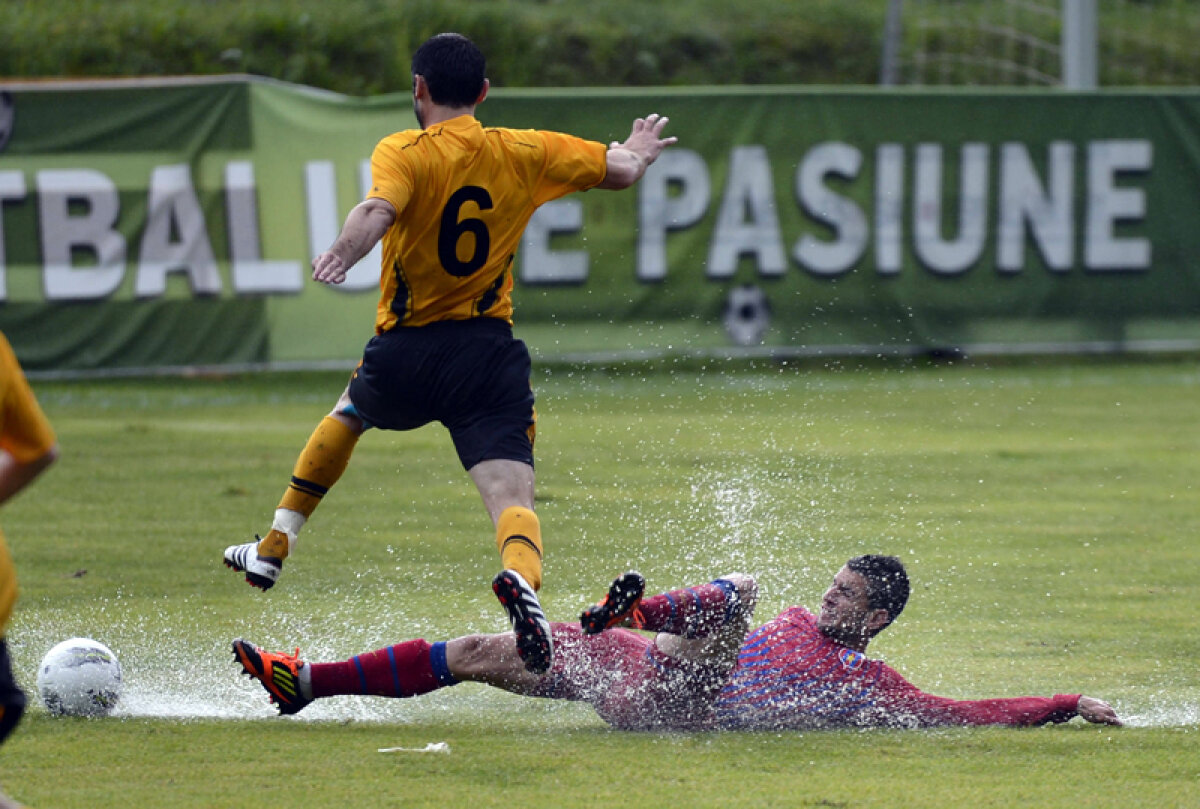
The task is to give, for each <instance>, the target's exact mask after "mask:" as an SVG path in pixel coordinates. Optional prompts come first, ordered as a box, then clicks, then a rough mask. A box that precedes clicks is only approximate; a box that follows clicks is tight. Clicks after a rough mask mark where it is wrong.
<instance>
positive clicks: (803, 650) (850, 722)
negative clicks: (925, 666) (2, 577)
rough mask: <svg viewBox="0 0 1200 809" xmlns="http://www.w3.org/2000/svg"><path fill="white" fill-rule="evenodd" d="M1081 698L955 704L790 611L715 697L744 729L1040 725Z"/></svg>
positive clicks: (722, 712)
mask: <svg viewBox="0 0 1200 809" xmlns="http://www.w3.org/2000/svg"><path fill="white" fill-rule="evenodd" d="M1078 705H1079V695H1078V694H1057V695H1055V696H1053V697H1014V698H1007V699H984V700H955V699H948V698H946V697H937V696H934V695H932V694H926V693H925V692H923V691H921V690H920V689H918V688H917V687H916V686H914V685H912V683H910V682H908V681H907V680H905V679H904V678H903V677H901V676H900V675H899V674H898V673H896V671H895V670H893V669H891V668H890V667H888V666H887V665H885V664H884V663H883V662H881V661H879V660H871V659H870V658H868V657H867V656H866V655H864V654H862V653H861V652H856V651H854V650H853V649H848V648H846V647H845V646H842V645H841V644H838V643H836V642H834V641H832V640H830V639H829V638H827V637H826V636H825V635H824V634H823V633H822V632H821V631H820V630H819V629H818V628H817V621H816V618H815V617H814V616H813V614H812V613H811V612H809V611H808V610H806V609H804V608H803V607H792V608H790V609H787V610H785V611H784V612H782V613H780V614H779V616H778V617H776V618H775V619H774V620H772V621H770V622H768V623H766V624H764V625H762V626H761V627H759V628H758V629H756V630H755V631H754V632H752V633H751V634H750V636H749V637H747V639H746V641H745V643H744V644H742V650H741V652H740V653H739V655H738V662H737V666H736V668H735V669H734V671H733V673H732V675H731V677H730V681H729V684H728V685H726V686H725V688H724V689H723V690H722V691H721V693H720V695H719V696H718V697H717V702H716V705H715V716H716V719H717V722H718V724H719V725H720V726H722V727H726V728H738V729H806V728H827V727H931V726H937V725H1039V724H1043V723H1046V722H1065V721H1067V720H1068V719H1070V718H1071V717H1073V716H1075V715H1076V712H1077V708H1078Z"/></svg>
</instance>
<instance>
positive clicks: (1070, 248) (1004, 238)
mask: <svg viewBox="0 0 1200 809" xmlns="http://www.w3.org/2000/svg"><path fill="white" fill-rule="evenodd" d="M1048 154H1049V166H1048V168H1047V172H1046V173H1047V174H1048V175H1049V177H1050V190H1049V193H1047V192H1046V191H1045V190H1044V189H1043V187H1042V183H1041V181H1040V180H1039V179H1038V175H1037V170H1036V169H1035V168H1034V167H1033V161H1032V160H1031V159H1030V158H1029V150H1028V149H1027V148H1026V146H1025V144H1023V143H1006V144H1004V145H1003V146H1001V147H1000V223H999V226H998V228H997V233H996V238H997V242H998V246H997V248H996V253H997V255H996V268H997V269H998V270H1000V271H1002V272H1010V273H1015V272H1020V271H1021V269H1022V268H1023V267H1024V265H1025V227H1026V225H1028V227H1029V229H1030V231H1031V232H1032V233H1033V238H1034V241H1035V242H1036V243H1037V246H1038V249H1039V251H1040V252H1041V254H1042V258H1043V259H1044V260H1045V262H1046V266H1048V267H1049V268H1050V269H1052V270H1059V271H1065V270H1069V269H1071V265H1072V263H1074V261H1075V205H1074V202H1075V188H1074V185H1075V169H1074V166H1075V146H1074V144H1071V143H1067V142H1065V141H1055V142H1054V143H1051V144H1050V148H1049V152H1048Z"/></svg>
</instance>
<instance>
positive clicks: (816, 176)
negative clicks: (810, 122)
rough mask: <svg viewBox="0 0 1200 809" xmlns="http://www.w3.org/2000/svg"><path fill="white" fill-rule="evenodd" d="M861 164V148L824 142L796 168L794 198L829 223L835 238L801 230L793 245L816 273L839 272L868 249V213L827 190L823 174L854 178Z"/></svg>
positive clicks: (798, 256)
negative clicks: (822, 238) (815, 236)
mask: <svg viewBox="0 0 1200 809" xmlns="http://www.w3.org/2000/svg"><path fill="white" fill-rule="evenodd" d="M860 168H862V152H860V151H859V150H858V149H856V148H854V147H853V146H850V145H848V144H845V143H823V144H821V145H819V146H815V147H813V148H812V149H810V150H809V152H808V154H806V155H805V156H804V161H803V162H802V163H801V164H800V165H799V166H798V167H797V169H796V199H797V200H798V201H799V202H800V205H801V206H802V207H803V208H804V210H805V211H806V212H807V213H808V215H809V216H811V217H812V218H813V219H815V220H816V221H818V222H820V223H822V224H824V225H828V226H829V227H830V228H831V229H832V230H833V232H834V233H835V234H837V237H838V238H837V240H836V241H833V242H825V241H821V240H820V239H816V238H814V237H813V236H812V235H811V234H807V233H806V234H804V236H802V237H801V238H800V241H798V242H797V243H796V245H795V246H794V247H793V248H792V255H793V256H794V257H795V259H796V261H797V262H799V264H800V265H801V266H802V267H805V268H807V269H809V270H811V271H812V272H813V273H815V274H816V275H822V276H835V275H841V274H842V273H844V272H846V270H848V269H850V268H851V267H853V266H854V264H855V263H856V262H857V261H858V260H859V259H860V258H862V255H863V252H864V251H865V250H866V249H867V217H866V216H865V215H863V212H862V209H861V208H859V207H858V206H857V205H855V204H854V202H853V201H851V200H849V199H846V198H845V197H843V196H842V195H840V194H835V193H833V192H832V191H830V190H829V187H828V186H826V185H825V184H824V182H823V180H824V179H825V177H826V175H834V176H837V177H843V178H845V179H847V180H853V179H854V178H855V177H857V176H858V170H859V169H860Z"/></svg>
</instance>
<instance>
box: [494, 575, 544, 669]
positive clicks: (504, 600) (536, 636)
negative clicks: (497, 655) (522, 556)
mask: <svg viewBox="0 0 1200 809" xmlns="http://www.w3.org/2000/svg"><path fill="white" fill-rule="evenodd" d="M492 592H494V593H495V594H496V598H498V599H500V604H501V606H503V607H504V609H505V610H506V611H507V612H508V620H509V623H511V624H512V628H513V632H514V633H515V634H516V636H517V654H518V655H519V656H520V658H521V661H522V662H523V663H524V664H525V668H526V669H528V670H529V671H532V672H533V673H534V674H545V673H546V671H547V670H548V669H549V668H550V664H551V663H552V662H553V660H554V641H553V640H552V639H551V637H550V622H549V621H547V620H546V614H545V613H544V612H542V605H541V603H540V602H539V601H538V597H537V593H535V592H534V591H533V588H532V587H530V586H529V582H527V581H525V579H524V577H523V576H521V574H520V573H518V572H517V571H515V570H502V571H500V573H498V574H497V575H496V578H494V579H492Z"/></svg>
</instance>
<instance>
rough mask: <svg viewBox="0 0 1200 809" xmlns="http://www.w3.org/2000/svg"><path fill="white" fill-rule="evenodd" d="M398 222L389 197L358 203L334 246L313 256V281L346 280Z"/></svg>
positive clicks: (333, 281) (338, 281)
mask: <svg viewBox="0 0 1200 809" xmlns="http://www.w3.org/2000/svg"><path fill="white" fill-rule="evenodd" d="M395 221H396V209H395V208H393V207H392V204H391V203H390V202H388V201H386V200H382V199H379V198H377V197H371V198H370V199H367V200H364V201H363V202H360V203H359V204H358V205H355V206H354V209H353V210H351V211H350V215H349V216H347V217H346V223H345V224H344V225H342V232H341V233H340V234H338V237H337V240H336V241H334V243H333V246H331V247H330V248H329V249H328V250H326V251H325V252H324V253H322V254H321V255H319V256H317V257H316V258H314V259H313V263H312V268H313V274H312V277H313V280H314V281H320V282H321V283H323V284H340V283H342V282H343V281H345V280H346V273H348V272H350V268H351V267H353V266H354V265H355V264H357V263H358V261H359V260H360V259H361V258H362V257H363V256H365V255H366V254H367V253H369V252H371V248H372V247H374V246H375V245H376V244H377V243H378V242H379V240H380V239H382V238H383V234H385V233H387V229H388V228H390V227H391V226H392V224H393V223H394V222H395Z"/></svg>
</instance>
